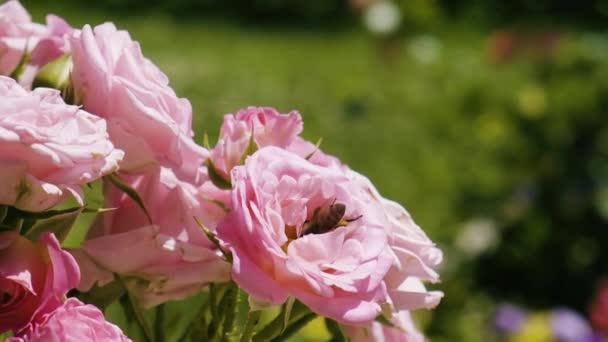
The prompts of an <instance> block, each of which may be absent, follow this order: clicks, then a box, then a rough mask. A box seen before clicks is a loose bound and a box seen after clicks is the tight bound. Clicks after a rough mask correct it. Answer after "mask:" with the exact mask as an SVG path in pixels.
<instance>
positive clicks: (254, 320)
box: [241, 310, 262, 342]
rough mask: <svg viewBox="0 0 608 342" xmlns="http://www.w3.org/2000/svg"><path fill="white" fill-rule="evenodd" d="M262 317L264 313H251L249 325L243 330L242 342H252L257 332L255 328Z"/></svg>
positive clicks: (248, 319)
mask: <svg viewBox="0 0 608 342" xmlns="http://www.w3.org/2000/svg"><path fill="white" fill-rule="evenodd" d="M261 315H262V311H260V310H256V311H250V312H249V314H248V315H247V324H246V325H245V329H244V330H243V335H241V342H250V341H251V337H252V336H253V333H254V331H255V327H256V326H257V325H258V322H259V321H260V316H261Z"/></svg>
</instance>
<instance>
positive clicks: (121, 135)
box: [70, 23, 208, 181]
mask: <svg viewBox="0 0 608 342" xmlns="http://www.w3.org/2000/svg"><path fill="white" fill-rule="evenodd" d="M70 42H71V49H72V57H73V64H74V66H73V71H72V81H73V87H74V90H75V93H76V97H77V101H78V102H81V103H82V104H83V105H84V108H85V109H86V110H88V111H90V112H91V113H94V114H96V115H99V116H101V117H103V118H105V119H106V120H107V121H108V131H109V133H110V137H111V138H112V141H113V142H114V143H115V144H116V146H118V147H119V148H121V149H123V150H124V151H125V152H126V156H125V161H124V162H123V164H122V165H121V170H122V171H129V172H139V171H141V170H142V169H145V168H146V167H155V166H156V165H158V164H160V165H163V166H166V167H171V168H174V170H175V171H176V173H178V175H179V176H180V177H181V178H184V179H186V180H189V181H195V179H194V177H196V175H197V174H198V167H199V165H200V164H201V163H202V162H203V160H205V159H206V158H207V155H208V151H207V150H206V149H204V148H202V147H200V146H198V145H197V144H195V143H194V141H193V140H192V136H193V132H192V107H191V105H190V102H189V101H188V100H186V99H181V98H178V97H177V96H176V95H175V92H174V91H173V90H172V89H171V88H170V87H169V85H168V83H169V81H168V79H167V76H165V74H163V73H162V72H161V71H160V70H159V69H158V68H157V67H156V66H155V65H154V64H153V63H152V62H150V60H148V59H146V58H145V57H144V56H143V55H142V53H141V49H140V47H139V44H138V43H136V42H134V41H133V40H131V37H130V36H129V33H128V32H126V31H119V30H117V29H116V27H115V26H114V25H113V24H110V23H106V24H103V25H99V26H96V27H95V28H91V27H90V26H88V25H86V26H85V27H84V28H83V29H82V31H81V32H76V33H75V34H74V35H73V36H72V38H71V40H70Z"/></svg>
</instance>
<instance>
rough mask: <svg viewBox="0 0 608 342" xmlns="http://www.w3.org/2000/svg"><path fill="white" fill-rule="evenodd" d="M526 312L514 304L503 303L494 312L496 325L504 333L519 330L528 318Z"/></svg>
mask: <svg viewBox="0 0 608 342" xmlns="http://www.w3.org/2000/svg"><path fill="white" fill-rule="evenodd" d="M526 316H527V314H526V312H525V311H524V310H523V309H522V308H520V307H518V306H515V305H513V304H501V305H499V306H498V308H497V309H496V312H495V313H494V327H495V328H496V330H498V331H499V332H502V333H509V334H512V333H515V332H517V331H518V330H519V329H520V328H521V326H522V325H523V323H524V321H525V320H526Z"/></svg>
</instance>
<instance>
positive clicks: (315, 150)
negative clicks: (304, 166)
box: [304, 138, 323, 160]
mask: <svg viewBox="0 0 608 342" xmlns="http://www.w3.org/2000/svg"><path fill="white" fill-rule="evenodd" d="M322 142H323V138H319V140H317V143H316V144H315V149H314V150H312V152H310V153H309V154H308V155H307V156H306V157H304V159H306V160H308V159H310V158H312V156H313V155H314V154H315V153H316V152H317V151H318V150H319V147H321V143H322Z"/></svg>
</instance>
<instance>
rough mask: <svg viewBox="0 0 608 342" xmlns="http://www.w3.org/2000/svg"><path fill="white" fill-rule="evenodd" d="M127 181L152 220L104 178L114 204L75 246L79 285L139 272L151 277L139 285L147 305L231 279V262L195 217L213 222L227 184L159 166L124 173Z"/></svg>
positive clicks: (110, 202) (109, 204) (109, 200)
mask: <svg viewBox="0 0 608 342" xmlns="http://www.w3.org/2000/svg"><path fill="white" fill-rule="evenodd" d="M203 177H205V176H204V175H202V176H199V178H203ZM124 181H125V182H126V183H128V184H129V185H130V186H131V187H132V188H133V189H134V190H136V191H138V192H139V195H140V196H141V198H142V201H143V204H144V205H145V207H146V209H147V210H148V212H149V213H150V219H151V220H148V217H147V216H146V214H145V212H144V211H143V210H142V209H141V208H140V207H139V206H138V204H137V203H136V202H135V201H134V200H133V199H131V198H130V197H129V196H127V195H126V194H125V193H124V192H122V191H121V190H119V189H118V188H116V187H115V186H114V185H112V184H109V183H106V184H105V190H104V194H105V205H106V207H109V208H117V209H116V210H113V211H111V212H109V213H106V214H104V215H102V216H100V217H99V219H98V221H97V222H96V223H95V225H94V226H93V227H92V228H91V231H90V235H89V239H88V240H87V241H85V242H84V243H83V244H82V249H81V250H78V251H74V252H73V253H74V255H75V256H76V257H77V259H78V260H79V262H80V265H81V268H82V273H83V280H82V283H81V285H80V286H79V288H80V289H82V290H85V291H86V290H88V289H90V288H91V286H93V285H94V284H95V283H98V284H100V285H104V284H106V283H107V282H109V281H111V280H112V278H113V276H112V274H111V273H110V272H115V273H118V274H121V275H123V276H136V277H137V278H140V279H144V280H146V281H147V282H148V283H147V285H146V286H145V288H143V289H138V291H137V292H138V293H139V295H140V296H141V298H142V300H143V303H144V304H145V305H146V306H153V305H156V304H159V303H162V302H164V301H166V300H169V299H181V298H184V297H187V296H189V295H192V294H195V293H197V292H199V291H200V290H201V289H202V288H203V287H204V286H205V285H207V284H208V283H210V282H221V281H227V280H228V279H229V276H228V273H229V272H228V271H229V265H228V263H226V262H225V261H224V260H223V259H222V258H221V257H220V253H219V251H218V250H217V248H215V246H214V245H213V244H212V243H211V242H210V241H209V239H208V238H207V237H206V236H205V234H204V233H203V231H202V230H201V228H200V227H199V226H198V225H197V223H196V222H195V220H194V217H197V218H200V220H201V221H203V222H204V224H205V225H206V226H208V227H213V228H214V227H215V225H216V222H217V221H219V220H220V219H221V218H222V217H223V216H224V215H225V211H224V209H223V208H222V207H220V206H218V204H215V203H214V202H213V201H215V200H221V199H223V197H225V196H226V193H225V192H222V191H220V190H217V189H215V188H214V187H213V186H212V185H211V184H210V183H209V182H203V183H202V184H201V185H200V186H195V185H193V184H190V183H187V182H184V181H181V180H180V179H178V178H177V177H176V176H175V174H174V173H173V172H172V171H171V170H170V169H167V168H162V167H160V168H157V169H154V170H151V171H150V172H149V173H146V174H142V175H131V176H124ZM222 196H223V197H222ZM99 266H100V267H99Z"/></svg>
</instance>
